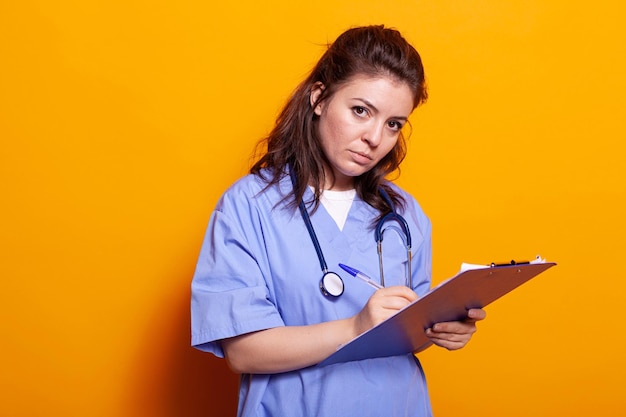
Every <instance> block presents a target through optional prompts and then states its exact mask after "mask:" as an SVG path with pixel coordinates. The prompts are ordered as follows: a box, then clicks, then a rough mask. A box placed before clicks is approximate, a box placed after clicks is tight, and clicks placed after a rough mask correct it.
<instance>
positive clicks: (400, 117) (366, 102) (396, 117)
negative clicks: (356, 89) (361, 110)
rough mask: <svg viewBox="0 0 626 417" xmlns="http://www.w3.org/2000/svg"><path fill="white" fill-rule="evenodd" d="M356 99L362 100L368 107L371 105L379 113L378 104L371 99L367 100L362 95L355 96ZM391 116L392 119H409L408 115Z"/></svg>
mask: <svg viewBox="0 0 626 417" xmlns="http://www.w3.org/2000/svg"><path fill="white" fill-rule="evenodd" d="M354 100H358V101H360V102H362V103H363V104H365V105H366V106H367V107H370V108H371V109H372V110H374V112H375V113H379V110H378V109H377V108H376V106H374V104H372V103H371V102H370V101H369V100H367V99H365V98H360V97H354ZM390 118H391V119H398V120H404V121H407V120H409V118H408V117H407V116H392V117H390Z"/></svg>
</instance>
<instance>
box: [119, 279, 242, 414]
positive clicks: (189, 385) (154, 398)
mask: <svg viewBox="0 0 626 417" xmlns="http://www.w3.org/2000/svg"><path fill="white" fill-rule="evenodd" d="M189 298H190V294H189V286H188V285H187V286H185V287H184V288H181V290H180V291H179V292H177V293H170V294H169V295H168V297H167V299H166V300H165V302H164V303H162V308H160V309H159V311H158V312H157V313H156V314H154V317H153V321H152V323H151V325H150V326H149V329H148V331H147V332H146V333H147V335H146V337H145V341H144V342H142V343H141V346H142V351H141V352H140V353H139V355H138V357H137V359H136V361H135V364H134V369H135V372H136V373H137V374H138V375H133V380H134V381H133V384H131V387H130V389H131V390H132V391H133V392H131V393H130V394H131V397H132V398H131V399H130V401H131V410H130V411H131V412H132V414H129V416H151V417H157V416H158V417H196V416H197V417H200V416H202V417H207V416H235V415H236V414H237V396H238V384H239V375H236V374H234V373H233V372H232V371H231V370H230V369H229V368H228V366H227V365H226V361H225V360H223V359H220V358H217V357H215V356H214V355H212V354H210V353H205V352H200V351H198V350H196V349H194V348H192V347H191V346H190V317H189ZM158 343H162V344H163V345H162V346H155V344H158Z"/></svg>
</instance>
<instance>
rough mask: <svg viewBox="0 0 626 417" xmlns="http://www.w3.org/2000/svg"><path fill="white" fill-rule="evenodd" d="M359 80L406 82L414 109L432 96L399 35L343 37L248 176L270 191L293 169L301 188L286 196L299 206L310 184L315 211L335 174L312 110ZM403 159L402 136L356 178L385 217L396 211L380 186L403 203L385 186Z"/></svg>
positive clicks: (262, 146) (298, 93) (373, 32)
mask: <svg viewBox="0 0 626 417" xmlns="http://www.w3.org/2000/svg"><path fill="white" fill-rule="evenodd" d="M357 75H365V76H371V77H381V76H382V77H391V78H393V79H394V80H397V81H400V82H403V83H406V85H408V86H409V88H410V90H411V92H412V93H413V108H414V109H415V108H416V107H417V106H418V105H419V104H421V103H423V102H424V101H426V98H427V96H428V94H427V91H426V83H425V76H424V68H423V66H422V60H421V58H420V55H419V54H418V52H417V51H416V50H415V48H413V46H411V45H410V44H409V43H408V42H407V41H406V40H405V39H404V38H403V37H402V35H401V34H400V32H398V31H397V30H395V29H390V28H385V27H384V26H382V25H378V26H364V27H357V28H352V29H349V30H347V31H345V32H344V33H342V34H341V35H340V36H339V37H338V38H337V39H336V40H335V42H333V43H332V44H330V45H328V48H327V50H326V51H325V52H324V54H323V55H322V57H321V58H320V60H319V61H318V62H317V64H316V65H315V67H314V68H313V70H312V71H311V73H310V74H309V76H308V77H307V78H306V79H305V80H304V81H302V82H301V83H300V84H299V85H298V87H297V88H296V89H295V90H294V92H293V93H292V95H291V97H290V98H289V99H288V101H287V103H286V104H285V106H284V108H283V109H282V111H281V113H280V114H279V116H278V118H277V119H276V124H275V126H274V128H273V129H272V131H271V132H270V133H269V135H268V136H267V137H266V138H264V139H263V140H261V141H260V142H259V143H258V144H257V155H258V154H259V153H261V154H262V155H261V156H260V158H259V159H258V160H257V162H256V163H255V164H254V165H253V166H252V168H251V169H250V172H251V173H252V174H255V175H258V176H260V177H261V178H263V179H264V180H265V181H266V182H267V183H268V185H267V187H270V186H272V185H274V184H276V183H278V182H279V181H280V179H281V178H282V177H283V176H284V175H286V174H287V172H288V170H289V169H293V170H295V173H296V178H297V186H296V187H295V189H294V190H293V191H292V192H291V193H290V194H288V195H287V196H286V197H285V200H286V201H288V202H289V206H292V207H296V206H297V205H298V204H300V202H301V201H302V198H303V195H304V192H305V190H306V187H307V186H308V185H311V186H313V188H314V190H315V201H313V202H312V203H313V204H314V208H313V209H314V210H315V209H316V208H317V207H318V205H319V197H320V195H321V193H322V187H323V185H324V184H325V182H326V175H332V170H330V169H329V170H326V169H325V167H328V166H330V163H329V161H328V159H327V158H326V155H325V154H324V152H323V150H322V147H321V145H320V140H319V136H318V133H317V119H318V116H317V115H316V114H315V113H314V108H315V107H316V105H317V104H319V103H321V102H322V101H324V100H327V99H329V98H330V97H332V95H333V94H334V93H335V92H336V91H337V90H338V89H339V88H340V87H341V86H342V85H344V84H345V83H347V82H348V81H350V79H352V78H353V77H355V76H357ZM318 83H322V84H323V85H324V87H325V88H324V89H323V90H322V93H321V94H320V97H319V98H318V100H317V102H316V103H315V104H314V105H313V106H312V105H311V102H310V94H311V91H312V90H313V89H314V87H315V86H316V85H319V84H318ZM405 156H406V138H405V137H404V136H403V135H402V132H401V133H400V135H399V138H398V141H397V143H396V145H395V146H394V147H393V148H392V150H391V151H390V152H389V153H388V154H387V155H386V156H385V157H384V158H383V159H381V161H379V163H378V164H377V165H376V166H375V167H374V168H372V169H371V170H369V171H368V172H365V173H364V174H362V175H360V176H358V177H355V189H356V192H357V194H358V195H359V197H360V198H361V199H362V200H364V201H366V202H367V203H368V204H369V205H371V206H372V207H374V208H376V209H377V210H378V211H379V212H380V216H381V217H382V216H384V215H385V214H387V213H388V212H390V211H391V210H392V208H391V207H389V205H388V204H387V203H386V202H385V200H384V199H383V198H382V197H381V196H380V193H379V191H378V189H379V187H384V189H385V191H387V193H388V194H389V196H390V197H391V200H392V201H393V202H394V205H402V206H403V205H404V203H405V202H404V200H403V199H402V197H401V196H400V195H399V194H398V193H396V192H395V191H394V190H393V189H392V188H391V187H389V186H388V185H387V184H386V181H385V178H386V177H387V176H388V175H389V174H391V173H393V172H394V171H397V170H399V167H400V163H401V162H402V160H403V159H404V157H405ZM266 170H267V171H266ZM327 173H329V174H327ZM309 203H311V202H309Z"/></svg>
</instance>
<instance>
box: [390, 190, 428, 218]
mask: <svg viewBox="0 0 626 417" xmlns="http://www.w3.org/2000/svg"><path fill="white" fill-rule="evenodd" d="M386 185H388V186H389V187H390V188H391V189H393V190H394V191H395V192H396V193H398V195H400V196H401V197H402V199H404V207H403V209H399V210H398V211H400V212H401V213H402V215H404V216H407V215H410V216H413V217H414V218H415V220H416V222H418V223H429V222H430V220H429V219H428V216H427V215H426V213H425V212H424V210H423V209H422V206H421V205H420V203H419V202H418V201H417V200H416V199H415V197H414V196H413V195H412V194H410V193H409V192H408V191H406V190H404V189H403V188H401V187H400V186H399V185H397V184H395V183H393V182H390V181H389V182H387V183H386Z"/></svg>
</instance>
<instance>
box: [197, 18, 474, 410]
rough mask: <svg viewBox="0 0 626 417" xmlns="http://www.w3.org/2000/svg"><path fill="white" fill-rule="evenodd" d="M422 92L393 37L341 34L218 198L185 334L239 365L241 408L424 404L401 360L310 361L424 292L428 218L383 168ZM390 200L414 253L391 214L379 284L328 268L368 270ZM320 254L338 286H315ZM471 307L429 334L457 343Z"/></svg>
mask: <svg viewBox="0 0 626 417" xmlns="http://www.w3.org/2000/svg"><path fill="white" fill-rule="evenodd" d="M426 97H427V93H426V87H425V79H424V70H423V67H422V62H421V59H420V56H419V54H418V53H417V51H416V50H415V49H414V48H413V47H412V46H411V45H410V44H408V43H407V42H406V40H405V39H404V38H403V37H402V35H401V34H400V33H399V32H397V31H396V30H392V29H389V28H385V27H383V26H367V27H359V28H353V29H350V30H348V31H346V32H344V33H343V34H342V35H340V36H339V37H338V38H337V39H336V41H335V42H334V43H333V44H332V45H330V46H329V47H328V49H327V51H326V52H325V53H324V55H323V56H322V57H321V59H320V61H319V62H318V63H317V65H316V66H315V67H314V68H313V70H312V72H311V73H310V75H309V76H308V77H307V78H306V79H305V80H304V81H303V82H302V83H301V84H300V85H299V86H298V87H297V88H296V89H295V91H294V93H293V94H292V96H291V97H290V98H289V100H288V102H287V103H286V105H285V107H284V108H283V110H282V112H281V113H280V115H279V117H278V119H277V121H276V125H275V127H274V129H273V130H272V131H271V132H270V133H269V135H268V137H267V138H266V139H265V140H264V141H263V146H264V152H263V154H262V155H261V156H260V158H259V159H258V161H257V162H256V164H255V165H254V166H253V167H252V169H251V172H250V174H249V175H247V176H245V177H243V178H242V179H240V180H239V181H237V182H236V183H235V184H233V185H232V186H231V187H230V188H229V189H228V190H227V191H226V192H225V193H224V195H223V196H222V197H221V199H220V201H219V203H218V204H217V207H216V208H215V210H214V211H213V213H212V216H211V219H210V222H209V226H208V229H207V232H206V237H205V240H204V243H203V245H202V249H201V252H200V256H199V260H198V264H197V268H196V272H195V275H194V278H193V282H192V300H191V314H192V345H193V346H194V347H196V348H198V349H200V350H203V351H206V352H211V353H213V354H214V355H217V356H219V357H224V358H225V359H226V361H227V363H228V365H229V366H230V368H231V369H232V370H233V371H234V372H237V373H239V374H241V383H240V388H239V391H240V392H239V409H238V415H239V416H318V417H323V416H356V415H358V416H430V415H431V414H432V413H431V407H430V401H429V398H428V392H427V388H426V382H425V377H424V373H423V371H422V368H421V366H420V364H419V361H418V360H417V359H416V358H415V357H414V356H413V355H410V354H407V355H400V356H395V357H390V358H376V359H366V360H361V361H354V362H347V363H339V364H334V365H330V366H324V367H319V366H316V364H317V363H319V362H320V361H322V360H323V359H325V358H326V357H328V356H329V355H330V354H332V353H333V352H335V350H336V349H337V347H338V346H340V345H342V344H344V343H346V342H348V341H350V340H351V339H353V338H354V337H356V336H357V335H359V334H361V333H363V332H365V331H367V330H368V329H370V328H372V327H373V326H375V325H377V324H378V323H380V322H381V321H383V320H385V319H386V318H388V317H389V316H391V315H392V314H394V313H395V312H397V311H398V310H399V309H401V308H403V307H404V306H406V305H407V304H409V303H410V302H412V301H414V300H416V299H417V298H418V297H419V296H421V295H423V294H424V293H425V292H426V291H428V289H429V288H430V284H431V225H430V222H429V220H428V218H427V217H426V215H425V214H424V213H423V211H422V209H421V208H420V206H419V204H418V203H417V202H416V201H415V199H414V198H413V197H412V196H411V195H409V194H408V193H406V192H405V191H404V190H402V189H400V188H399V187H397V186H396V185H395V184H393V183H392V182H390V181H388V180H387V179H386V176H388V175H389V174H391V173H393V172H395V171H396V170H397V169H398V167H399V164H400V162H401V161H402V159H403V158H404V156H405V152H406V146H405V138H404V137H403V134H402V132H403V126H405V125H406V124H407V123H408V117H409V115H410V114H411V113H412V111H413V110H414V109H415V108H416V107H417V106H418V105H419V104H421V103H423V102H424V101H425V100H426ZM387 196H388V198H385V197H387ZM394 210H395V211H396V212H397V213H398V214H400V215H402V216H403V218H404V219H405V220H406V226H408V229H409V231H410V235H411V237H412V245H411V254H412V256H411V259H412V261H411V262H408V257H407V251H406V243H407V242H406V236H405V235H404V234H403V233H401V232H398V230H399V228H398V227H394V225H393V224H391V223H392V222H390V224H389V225H388V227H385V229H384V230H385V232H384V233H385V239H384V244H383V245H384V255H383V258H384V263H383V264H384V277H385V279H384V283H385V287H384V288H381V289H376V288H373V287H372V286H370V285H367V284H366V283H364V282H362V281H360V280H357V279H356V278H354V277H351V276H350V275H349V274H348V273H344V272H343V271H342V270H341V269H339V268H338V267H337V265H338V264H339V263H344V264H347V265H351V266H354V267H356V268H358V269H359V270H361V271H363V272H365V273H366V274H367V275H369V276H371V277H379V276H380V272H379V271H380V263H379V258H378V255H377V247H376V241H375V238H374V228H375V226H376V223H377V222H378V221H379V220H380V219H381V218H382V217H383V216H385V215H386V214H388V213H391V212H393V211H394ZM309 220H310V225H309V226H307V224H306V222H307V221H309ZM316 246H317V248H316ZM324 265H326V266H327V268H326V269H328V270H331V271H334V272H335V273H336V274H337V275H339V276H340V277H341V281H342V283H341V282H340V284H339V285H341V286H342V287H343V288H342V290H343V292H342V293H341V294H340V295H338V296H336V295H337V294H335V296H333V295H332V294H329V293H328V292H327V291H324V290H323V288H322V290H320V279H321V278H322V275H323V273H324V272H326V271H322V269H324ZM409 265H410V266H411V267H410V270H408V269H409ZM407 274H410V278H411V279H410V280H407V278H408V277H407V276H406V275H407ZM406 282H412V288H408V287H407V286H406V285H405V283H406ZM483 318H485V312H484V311H483V310H480V309H473V310H469V311H468V315H467V319H465V320H463V321H459V322H448V323H438V324H435V325H434V326H433V327H432V328H431V329H428V330H427V334H428V335H429V337H430V338H431V340H432V341H433V343H434V344H435V345H437V346H441V347H443V348H446V349H449V350H454V349H459V348H462V347H463V346H465V345H466V344H467V343H468V341H469V340H470V338H471V336H472V334H473V333H474V332H475V331H476V324H475V322H476V321H478V320H482V319H483ZM207 377H209V376H207Z"/></svg>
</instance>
